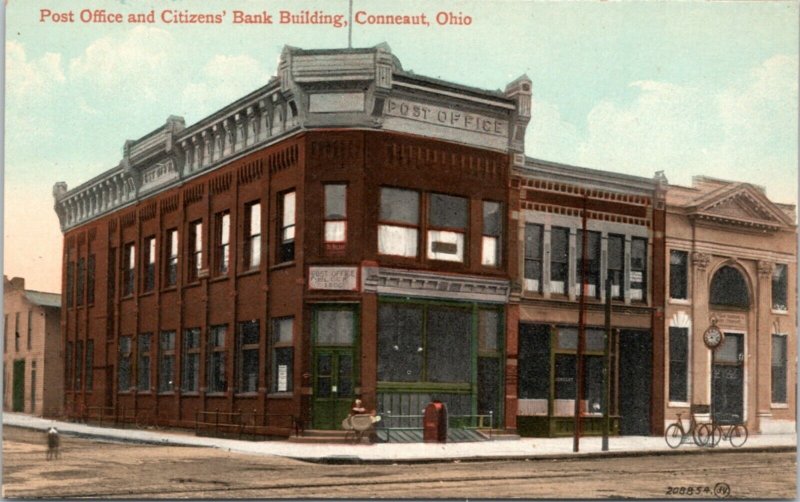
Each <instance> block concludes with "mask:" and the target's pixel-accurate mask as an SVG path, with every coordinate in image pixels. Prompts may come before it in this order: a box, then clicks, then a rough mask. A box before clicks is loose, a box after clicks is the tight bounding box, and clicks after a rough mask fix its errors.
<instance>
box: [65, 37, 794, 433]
mask: <svg viewBox="0 0 800 502" xmlns="http://www.w3.org/2000/svg"><path fill="white" fill-rule="evenodd" d="M531 95H532V88H531V82H530V80H529V79H528V78H527V77H525V76H522V77H520V78H518V79H516V80H514V81H513V82H511V83H509V84H508V85H507V86H506V88H505V90H504V91H486V90H481V89H475V88H472V87H467V86H463V85H459V84H455V83H451V82H445V81H442V80H438V79H433V78H428V77H424V76H421V75H417V74H415V73H413V72H411V71H408V70H405V69H404V68H403V67H402V65H401V63H400V61H399V60H398V59H397V58H396V57H395V56H394V55H393V54H392V53H391V51H390V49H389V48H388V46H386V45H379V46H376V47H373V48H368V49H341V50H302V49H297V48H291V47H286V48H285V49H284V51H283V53H282V55H281V58H280V62H279V65H278V71H277V76H276V77H275V78H273V79H272V80H270V81H269V82H268V83H267V84H266V85H265V86H264V87H262V88H260V89H257V90H256V91H254V92H252V93H250V94H248V95H247V96H244V97H242V98H241V99H239V100H237V101H235V102H233V103H231V104H229V105H228V106H226V107H224V108H223V109H221V110H219V111H218V112H216V113H214V114H212V115H210V116H208V117H206V118H204V119H202V120H200V121H199V122H198V123H196V124H193V125H190V126H186V124H185V123H184V121H183V119H181V118H180V117H170V118H168V119H167V121H166V123H165V124H164V125H163V126H161V127H159V128H157V129H156V130H154V131H152V132H150V133H148V134H146V135H145V136H143V137H141V138H139V139H138V140H135V141H128V142H126V143H125V145H124V149H123V150H124V151H123V158H122V160H121V161H120V162H119V163H118V165H116V166H115V167H113V168H111V169H110V170H108V171H106V172H105V173H102V174H100V175H99V176H97V177H96V178H94V179H91V180H89V181H87V182H85V183H83V184H82V185H80V186H78V187H75V188H73V189H71V190H67V187H66V185H65V184H63V183H57V184H56V185H55V187H54V197H55V199H56V211H57V213H58V215H59V219H60V222H61V226H62V230H63V231H64V253H63V284H64V291H63V295H62V297H63V309H62V316H61V327H62V330H63V333H64V344H65V351H66V357H65V362H66V367H65V370H64V376H65V382H66V398H65V407H66V411H67V413H68V414H72V415H76V416H77V415H84V416H85V415H87V414H88V415H93V414H96V413H98V410H99V413H101V414H106V413H110V414H114V415H115V416H118V417H121V418H122V419H123V420H128V419H129V420H137V421H138V420H142V417H146V419H147V420H151V421H158V422H159V423H162V424H164V425H174V426H184V427H192V426H194V424H195V420H196V419H200V418H202V417H203V416H205V415H206V414H208V413H216V412H220V413H225V414H227V413H234V414H239V416H240V417H246V418H245V420H248V421H249V422H250V423H253V424H257V425H259V427H260V428H259V429H258V430H259V432H260V433H263V434H274V435H288V434H290V433H291V432H292V431H293V430H294V429H295V427H302V428H304V429H338V428H340V427H341V425H340V423H341V420H342V419H343V418H344V417H345V416H347V414H348V411H349V409H350V407H351V404H352V401H353V399H355V398H356V397H359V398H361V399H363V401H364V403H365V405H366V407H367V408H374V409H377V410H378V411H379V412H380V413H381V414H382V415H383V416H384V417H390V416H394V417H396V416H402V415H419V413H420V410H421V409H422V408H423V407H424V406H425V405H426V404H427V403H428V402H429V401H431V400H432V399H439V400H441V401H443V402H445V403H446V404H447V407H448V410H449V413H450V415H451V419H452V418H455V420H456V421H460V423H464V424H472V425H474V424H476V423H480V424H481V425H483V426H486V424H487V423H488V424H490V425H491V426H492V427H494V428H496V429H505V430H509V431H518V432H519V433H521V434H525V435H559V434H568V433H570V429H569V427H571V425H570V424H568V422H569V417H571V413H568V411H570V410H572V408H570V403H572V406H574V399H575V381H574V367H575V361H576V354H575V343H574V342H575V339H576V336H577V323H578V321H577V319H578V317H577V313H578V304H579V302H578V299H579V297H580V291H581V285H580V284H578V281H579V277H580V276H579V273H578V270H579V261H580V260H579V256H580V249H579V246H580V245H581V244H580V243H582V239H581V237H582V232H583V227H582V215H583V212H586V214H587V221H588V223H587V227H586V231H587V242H588V244H587V263H588V265H587V270H588V272H589V273H588V274H587V276H586V279H585V281H584V285H583V288H584V289H583V291H584V293H585V296H586V303H587V312H588V314H587V318H586V323H587V324H586V325H587V352H586V353H585V355H584V357H585V367H586V368H587V370H586V374H587V380H586V381H587V383H586V384H585V392H584V396H585V398H584V400H585V401H586V402H585V403H582V408H581V409H583V410H584V413H585V415H586V417H587V419H586V420H585V422H586V423H587V424H589V425H586V426H585V427H584V429H585V431H586V432H587V433H592V432H593V430H595V429H596V428H595V427H594V425H593V420H592V418H593V417H596V416H597V414H598V413H599V412H600V411H601V408H602V406H604V405H603V404H602V403H598V401H597V397H598V396H597V387H598V384H597V378H599V374H598V367H597V360H598V356H600V355H601V353H600V352H598V345H597V344H598V340H599V339H602V338H603V332H602V331H600V328H601V327H602V320H601V317H602V302H603V301H604V295H605V293H604V291H605V283H606V282H607V281H610V282H611V284H612V288H611V291H612V295H613V298H612V299H613V302H614V304H615V314H614V330H615V333H616V337H615V340H616V341H615V344H616V345H615V346H614V348H613V356H612V359H613V361H614V369H613V371H612V373H613V377H612V378H613V380H614V391H613V395H612V400H611V403H610V406H611V407H612V408H611V410H612V411H613V414H614V416H615V424H616V430H617V431H618V432H620V433H628V434H649V433H659V432H660V431H661V430H662V428H663V423H664V420H665V414H666V412H667V411H670V410H671V407H672V405H673V403H672V402H670V403H669V405H668V404H667V386H668V385H669V384H668V382H667V377H666V375H667V374H668V373H669V371H670V370H669V369H668V368H671V366H670V365H671V364H672V361H670V360H668V350H669V348H668V338H669V337H668V336H667V332H668V329H669V328H670V326H671V325H668V322H667V321H666V317H665V306H666V302H665V294H666V289H665V288H666V287H667V282H666V276H667V274H668V273H670V272H668V270H667V249H668V245H667V242H668V240H667V239H666V238H665V236H666V235H668V233H667V230H665V225H666V223H667V221H668V207H669V198H668V194H669V191H670V187H669V186H668V184H667V182H666V178H664V177H663V176H660V175H659V176H656V177H654V178H653V179H645V178H639V177H633V176H625V175H619V174H613V173H607V172H602V171H596V170H589V169H584V168H577V167H573V166H563V165H558V164H553V163H548V162H544V161H539V160H536V159H531V158H528V157H526V156H525V152H524V138H525V130H526V126H527V124H528V122H529V120H530V119H531ZM762 199H763V201H765V202H763V201H762V202H763V203H764V204H767V203H768V202H769V201H767V200H766V198H765V197H763V194H762ZM769 204H772V203H769ZM773 206H774V204H773V205H772V206H770V207H773ZM774 207H777V206H774ZM782 211H783V212H782V213H781V214H783V215H784V218H783V219H782V220H781V225H784V226H783V227H781V229H782V230H781V231H783V232H786V235H789V234H792V235H794V234H793V232H795V230H794V223H793V219H792V220H791V221H790V216H789V213H791V211H790V210H789V209H788V208H783V209H782ZM776 214H777V213H776ZM781 235H783V234H781ZM786 239H788V237H786ZM787 242H788V240H787ZM680 246H682V249H685V248H686V245H685V243H681V244H680ZM795 256H796V253H795V251H794V248H793V247H791V249H788V248H787V251H786V253H785V254H782V255H780V257H778V256H777V255H776V257H775V260H776V261H780V262H781V263H782V264H784V265H786V266H787V267H791V268H790V270H789V274H790V275H789V277H791V273H792V272H791V270H793V267H794V264H793V263H794V261H796V258H794V257H795ZM778 258H780V260H778ZM793 260H794V261H793ZM787 291H788V290H787ZM792 298H794V296H793V293H788V296H787V302H789V301H793V300H792ZM790 305H793V303H786V315H785V317H786V323H785V324H783V325H781V329H782V330H783V331H782V333H781V334H783V335H785V336H787V337H788V338H787V339H786V341H787V342H788V345H787V347H788V348H787V351H786V357H792V356H791V353H790V352H791V347H792V346H793V340H794V338H793V337H794V336H795V334H794V333H795V332H794V327H793V326H794V322H793V316H794V312H793V308H791V307H789V306H790ZM789 311H791V312H792V313H791V316H792V319H791V321H792V322H789V321H790V320H789V315H790V314H789ZM696 315H705V314H703V313H697V314H696ZM755 317H757V315H755ZM700 322H701V321H698V323H700ZM702 322H705V321H702ZM671 332H672V331H669V333H671ZM758 336H759V337H761V336H762V335H761V334H760V332H759V334H758ZM598 337H600V338H598ZM669 339H670V340H671V338H669ZM694 340H696V338H695V339H694ZM771 343H772V342H770V344H771ZM770 344H768V345H769V347H772V345H770ZM765 347H766V346H765ZM764 350H767V351H768V350H770V349H769V348H767V349H764ZM695 355H696V353H695ZM687 357H691V356H687ZM762 357H763V354H762ZM86 358H91V360H92V361H93V364H92V366H91V368H89V367H88V366H86V365H85V361H86ZM759 361H761V360H760V359H759ZM787 361H790V362H787V365H786V366H785V368H784V370H785V371H786V372H787V373H786V374H787V375H789V374H791V373H792V372H793V368H794V360H793V359H787ZM84 368H86V371H91V373H92V375H91V378H87V376H86V375H85V374H84V373H82V372H83V371H84ZM687 368H688V370H689V371H692V370H695V369H697V370H698V371H703V370H704V368H705V367H704V366H702V365H701V364H700V363H698V364H697V367H696V368H695V367H691V368H689V366H687ZM707 370H708V368H705V371H707ZM758 371H759V372H763V371H768V370H764V369H763V368H761V367H760V366H759V369H758ZM787 378H788V377H787ZM88 382H91V385H89V384H88ZM632 382H633V383H635V385H633V384H632ZM786 385H787V389H789V388H791V385H793V381H787V384H786ZM701 397H702V396H701ZM687 399H688V398H687ZM792 399H793V398H792ZM792 402H793V401H792ZM787 405H789V403H788V402H787ZM598 406H599V407H600V408H598ZM792 406H793V405H791V406H789V407H786V410H788V411H783V412H780V413H783V414H784V415H787V416H788V415H791V417H790V419H791V420H794V414H793V412H792V411H791V410H792V409H793V408H792ZM780 413H779V415H780ZM780 416H782V415H780ZM487 421H488V422H487ZM595 421H596V420H595ZM386 423H387V424H388V425H390V426H391V424H392V423H391V420H388V419H387V421H386Z"/></svg>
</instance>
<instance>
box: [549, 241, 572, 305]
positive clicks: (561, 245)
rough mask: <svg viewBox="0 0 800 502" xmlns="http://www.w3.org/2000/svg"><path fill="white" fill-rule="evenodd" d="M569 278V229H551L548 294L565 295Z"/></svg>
mask: <svg viewBox="0 0 800 502" xmlns="http://www.w3.org/2000/svg"><path fill="white" fill-rule="evenodd" d="M568 277H569V229H568V228H562V227H553V228H552V229H551V230H550V292H551V293H558V294H560V295H565V294H567V278H568Z"/></svg>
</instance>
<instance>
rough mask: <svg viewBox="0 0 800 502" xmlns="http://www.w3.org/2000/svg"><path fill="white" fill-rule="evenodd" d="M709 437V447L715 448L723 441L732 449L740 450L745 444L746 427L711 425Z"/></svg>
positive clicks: (741, 425)
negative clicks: (728, 443) (729, 444)
mask: <svg viewBox="0 0 800 502" xmlns="http://www.w3.org/2000/svg"><path fill="white" fill-rule="evenodd" d="M711 429H712V430H711V437H710V443H709V446H711V447H712V448H713V447H715V446H717V445H718V444H719V443H720V442H722V441H723V440H727V441H729V442H730V443H731V446H733V447H734V448H740V447H742V446H744V444H745V443H746V442H747V436H748V432H747V426H746V425H744V424H730V425H720V424H718V423H713V424H711Z"/></svg>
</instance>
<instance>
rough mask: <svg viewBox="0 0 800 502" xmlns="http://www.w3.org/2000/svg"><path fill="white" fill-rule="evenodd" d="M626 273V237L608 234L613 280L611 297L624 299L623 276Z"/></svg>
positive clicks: (609, 269) (609, 258) (611, 278)
mask: <svg viewBox="0 0 800 502" xmlns="http://www.w3.org/2000/svg"><path fill="white" fill-rule="evenodd" d="M624 274H625V237H624V236H622V235H613V234H610V235H609V236H608V275H607V280H608V281H610V282H611V298H613V299H615V300H620V299H622V297H623V295H622V291H623V285H622V284H623V277H624Z"/></svg>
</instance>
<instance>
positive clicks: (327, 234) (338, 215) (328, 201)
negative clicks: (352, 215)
mask: <svg viewBox="0 0 800 502" xmlns="http://www.w3.org/2000/svg"><path fill="white" fill-rule="evenodd" d="M324 227H325V228H324V241H325V249H326V250H328V251H339V250H342V249H344V246H345V243H346V242H347V185H345V184H342V183H329V184H326V185H325V223H324Z"/></svg>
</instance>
